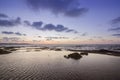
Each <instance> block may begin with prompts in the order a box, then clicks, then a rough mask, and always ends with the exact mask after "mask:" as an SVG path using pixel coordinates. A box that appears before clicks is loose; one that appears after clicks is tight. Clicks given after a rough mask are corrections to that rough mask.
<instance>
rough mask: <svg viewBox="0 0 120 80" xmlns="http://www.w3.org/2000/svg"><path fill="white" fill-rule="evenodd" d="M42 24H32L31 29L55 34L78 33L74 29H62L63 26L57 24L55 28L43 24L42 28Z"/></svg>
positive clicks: (52, 25)
mask: <svg viewBox="0 0 120 80" xmlns="http://www.w3.org/2000/svg"><path fill="white" fill-rule="evenodd" d="M42 24H43V22H41V21H40V22H33V23H32V25H31V27H33V28H36V29H37V30H41V31H56V32H67V33H69V32H73V33H78V32H77V31H76V30H74V29H69V28H67V27H64V26H63V25H60V24H58V25H57V26H55V25H54V24H45V25H44V26H42Z"/></svg>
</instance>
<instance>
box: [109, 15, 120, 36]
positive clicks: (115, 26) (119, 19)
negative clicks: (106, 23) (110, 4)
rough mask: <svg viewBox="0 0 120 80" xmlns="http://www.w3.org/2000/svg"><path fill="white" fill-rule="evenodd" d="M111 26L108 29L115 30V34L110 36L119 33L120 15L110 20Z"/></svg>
mask: <svg viewBox="0 0 120 80" xmlns="http://www.w3.org/2000/svg"><path fill="white" fill-rule="evenodd" d="M111 26H112V28H110V29H109V31H113V32H116V34H112V36H117V37H118V36H119V34H120V17H117V18H115V19H113V20H111Z"/></svg>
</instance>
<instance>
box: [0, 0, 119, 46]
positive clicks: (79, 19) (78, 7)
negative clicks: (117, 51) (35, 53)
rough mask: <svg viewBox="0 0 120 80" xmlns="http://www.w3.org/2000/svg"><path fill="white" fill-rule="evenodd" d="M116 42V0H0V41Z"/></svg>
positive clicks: (46, 42) (117, 19)
mask: <svg viewBox="0 0 120 80" xmlns="http://www.w3.org/2000/svg"><path fill="white" fill-rule="evenodd" d="M6 42H7V43H40V44H93V43H94V44H101V43H102V44H104V43H105V44H114V43H115V44H119V43H120V0H0V43H6Z"/></svg>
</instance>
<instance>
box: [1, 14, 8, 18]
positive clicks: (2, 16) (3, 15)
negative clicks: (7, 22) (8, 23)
mask: <svg viewBox="0 0 120 80" xmlns="http://www.w3.org/2000/svg"><path fill="white" fill-rule="evenodd" d="M0 18H8V16H7V15H6V14H3V13H0Z"/></svg>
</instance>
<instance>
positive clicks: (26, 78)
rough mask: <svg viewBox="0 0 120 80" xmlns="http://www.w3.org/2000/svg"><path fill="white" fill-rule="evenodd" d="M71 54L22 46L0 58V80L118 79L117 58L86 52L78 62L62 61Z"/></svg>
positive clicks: (118, 61) (119, 77) (118, 62)
mask: <svg viewBox="0 0 120 80" xmlns="http://www.w3.org/2000/svg"><path fill="white" fill-rule="evenodd" d="M27 49H28V51H27ZM71 53H72V52H71V51H66V50H48V49H44V50H41V49H39V48H37V49H35V48H26V47H23V48H20V49H19V50H16V51H13V52H12V53H10V54H5V55H0V80H120V76H119V74H120V65H119V64H120V57H116V56H109V55H103V54H94V53H90V54H88V55H83V56H82V58H80V59H79V60H75V59H71V58H70V59H66V58H64V55H69V54H71Z"/></svg>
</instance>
